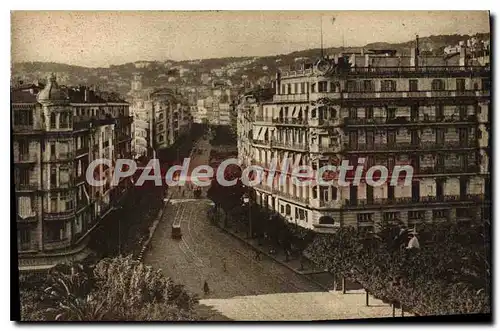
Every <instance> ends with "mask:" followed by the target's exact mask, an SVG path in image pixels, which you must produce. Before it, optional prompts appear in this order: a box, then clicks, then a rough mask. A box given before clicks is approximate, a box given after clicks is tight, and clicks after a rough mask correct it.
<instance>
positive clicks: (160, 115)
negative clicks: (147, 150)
mask: <svg viewBox="0 0 500 331" xmlns="http://www.w3.org/2000/svg"><path fill="white" fill-rule="evenodd" d="M149 98H150V100H151V105H152V116H153V121H152V125H153V135H154V146H155V149H163V148H168V147H170V146H172V145H173V144H174V143H175V142H176V141H177V140H178V139H179V138H180V137H181V136H184V135H186V134H188V133H189V132H190V131H191V125H192V123H193V118H192V116H191V111H190V107H189V104H188V102H187V100H186V99H184V98H183V97H182V95H181V94H179V93H176V92H175V91H173V90H171V89H158V90H155V91H154V92H153V93H151V95H150V97H149Z"/></svg>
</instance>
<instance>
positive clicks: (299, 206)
mask: <svg viewBox="0 0 500 331" xmlns="http://www.w3.org/2000/svg"><path fill="white" fill-rule="evenodd" d="M417 45H418V41H417ZM481 63H484V62H482V61H479V60H478V59H476V58H473V57H469V56H468V54H467V53H466V50H465V48H462V49H461V50H460V52H459V53H458V54H456V55H454V56H447V57H446V56H445V57H443V56H440V57H422V56H419V52H418V47H416V48H415V49H413V50H412V53H411V56H398V55H397V54H395V52H394V51H372V52H370V53H368V54H349V55H345V54H340V55H337V56H335V57H333V58H322V59H320V60H319V61H318V62H316V63H315V64H312V63H302V64H299V65H297V66H296V67H295V68H282V69H281V70H280V71H279V72H278V74H277V75H276V81H275V84H274V85H275V95H274V97H273V100H272V101H270V102H260V103H258V104H256V103H255V102H248V100H246V102H244V103H241V104H240V106H239V109H240V110H239V112H240V113H241V112H243V111H245V110H246V111H247V112H249V111H250V112H251V113H252V114H251V116H253V118H249V117H250V115H248V114H247V115H244V114H239V115H238V116H239V119H240V122H241V123H239V131H240V132H239V134H240V135H245V133H248V134H250V136H249V137H248V139H249V140H245V139H244V138H242V140H241V142H240V143H239V154H240V155H239V158H240V161H241V162H242V163H243V164H245V165H248V164H249V163H248V162H247V160H248V159H251V160H252V162H251V163H252V164H257V165H261V166H263V167H264V168H267V169H269V167H270V164H269V162H270V161H271V160H272V159H273V158H276V159H277V160H278V170H279V169H280V164H282V163H283V161H284V159H285V158H288V159H290V160H291V166H292V167H294V166H299V165H307V166H310V167H312V169H318V168H319V167H322V166H323V165H326V164H331V163H332V162H335V164H338V161H339V160H349V162H350V165H353V166H357V165H358V160H360V159H362V158H364V159H365V163H364V165H365V169H366V168H367V167H370V166H372V165H384V166H386V167H387V168H388V169H389V170H390V169H392V168H393V167H394V166H395V165H397V164H411V165H412V166H413V168H414V173H413V181H412V183H411V185H409V186H404V185H402V184H401V185H399V184H398V185H397V186H391V185H388V184H387V183H386V184H383V185H382V186H378V187H374V186H371V185H367V184H366V182H365V181H364V180H362V181H361V183H360V184H359V185H357V186H356V185H349V186H342V185H339V184H338V183H337V182H334V183H333V185H330V186H309V187H301V186H297V185H294V183H293V181H292V180H291V178H289V177H288V179H287V180H286V182H285V183H284V185H282V186H280V185H278V183H275V184H273V185H272V187H270V186H267V185H266V182H265V181H264V182H263V183H262V184H261V185H258V186H256V187H255V190H256V197H257V200H258V201H257V202H258V203H260V204H262V205H263V206H266V207H268V208H270V209H274V210H275V211H277V212H279V213H280V214H282V215H284V216H285V217H287V218H288V219H289V220H290V221H293V222H296V223H297V224H299V225H301V226H303V227H307V228H311V229H315V230H317V231H333V230H334V229H335V228H338V227H340V226H357V227H359V228H363V229H367V230H374V228H375V225H376V224H377V223H380V222H402V223H405V224H407V225H409V226H412V225H414V224H417V223H419V222H437V221H440V220H446V219H447V220H454V221H457V222H458V221H467V220H470V219H471V218H474V217H477V216H479V217H484V218H489V208H490V202H489V200H490V186H491V183H490V165H489V164H490V162H489V159H490V145H489V136H490V117H489V116H490V115H489V114H490V68H489V66H488V65H486V66H485V65H481ZM250 109H251V110H250ZM247 121H251V129H250V128H249V127H248V125H249V124H248V122H247Z"/></svg>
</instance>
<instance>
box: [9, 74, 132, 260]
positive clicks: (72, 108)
mask: <svg viewBox="0 0 500 331" xmlns="http://www.w3.org/2000/svg"><path fill="white" fill-rule="evenodd" d="M11 112H12V118H13V123H12V128H13V155H14V169H15V171H14V173H15V175H14V176H15V177H14V182H15V199H16V220H17V223H16V225H17V234H18V252H19V268H20V270H30V269H44V268H50V267H52V266H53V265H55V264H57V263H61V262H65V261H68V260H78V259H82V258H85V257H86V256H87V255H88V253H89V251H88V249H87V247H86V246H87V241H88V235H89V234H90V233H91V231H92V230H93V229H94V228H95V226H96V225H97V224H98V223H99V221H100V220H101V219H103V218H104V217H106V216H107V215H108V214H109V213H111V212H112V211H113V210H114V209H115V208H117V207H118V206H117V205H118V204H120V201H121V199H122V198H123V197H124V196H125V194H126V193H127V192H128V190H129V188H130V187H131V186H132V183H131V182H130V180H122V181H121V182H120V183H119V184H118V185H117V186H111V185H110V182H111V171H112V167H104V168H103V166H102V165H101V166H99V167H98V168H97V169H96V171H94V178H96V179H104V180H105V181H106V184H105V185H104V186H102V187H94V186H90V185H89V183H88V182H87V180H86V171H87V168H88V166H89V164H90V163H91V162H92V161H93V160H96V159H99V158H105V159H108V160H111V161H112V162H114V161H115V160H116V159H117V158H120V157H123V158H128V157H130V154H131V140H132V136H131V123H132V118H131V116H129V106H128V104H127V103H126V102H125V101H123V100H121V99H120V98H119V97H118V96H117V95H115V94H109V93H104V92H97V91H92V90H90V89H89V88H86V87H78V88H64V87H59V86H58V84H57V82H56V78H55V76H53V75H51V76H50V77H49V78H48V81H47V84H46V85H45V87H43V88H41V87H39V86H35V85H31V86H19V87H15V88H12V89H11Z"/></svg>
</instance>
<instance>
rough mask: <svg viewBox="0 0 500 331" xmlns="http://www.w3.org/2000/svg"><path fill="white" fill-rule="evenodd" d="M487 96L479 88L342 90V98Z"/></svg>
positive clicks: (487, 92) (486, 93)
mask: <svg viewBox="0 0 500 331" xmlns="http://www.w3.org/2000/svg"><path fill="white" fill-rule="evenodd" d="M329 94H331V93H329ZM311 95H312V94H311ZM489 96H490V92H489V91H479V90H467V91H457V90H443V91H380V92H372V91H370V92H342V99H343V100H360V99H367V100H368V99H404V98H413V99H427V98H457V97H469V98H474V97H489ZM327 97H328V96H327ZM311 99H312V97H311Z"/></svg>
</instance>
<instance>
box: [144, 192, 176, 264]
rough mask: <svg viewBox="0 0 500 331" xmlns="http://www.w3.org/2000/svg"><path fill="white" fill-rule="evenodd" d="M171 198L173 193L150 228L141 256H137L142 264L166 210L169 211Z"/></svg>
mask: <svg viewBox="0 0 500 331" xmlns="http://www.w3.org/2000/svg"><path fill="white" fill-rule="evenodd" d="M171 197H172V193H171V194H170V195H169V197H168V199H167V201H166V202H165V205H164V206H163V208H162V209H161V210H160V212H159V213H158V215H157V217H156V220H155V221H154V222H153V225H152V226H151V227H150V228H149V236H148V239H146V241H145V242H144V244H143V245H142V248H141V251H140V252H139V254H138V256H137V261H139V262H142V260H143V259H144V253H146V250H147V249H148V247H149V243H150V242H151V239H153V235H154V233H155V231H156V228H157V227H158V224H159V223H160V221H161V218H162V217H163V214H164V213H165V209H167V206H168V204H169V202H170V199H171Z"/></svg>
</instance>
